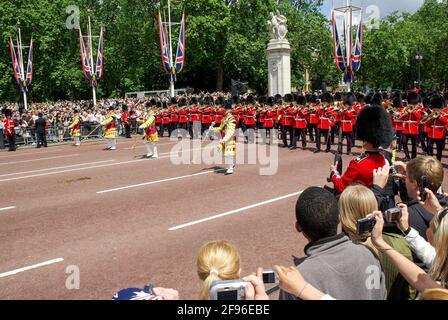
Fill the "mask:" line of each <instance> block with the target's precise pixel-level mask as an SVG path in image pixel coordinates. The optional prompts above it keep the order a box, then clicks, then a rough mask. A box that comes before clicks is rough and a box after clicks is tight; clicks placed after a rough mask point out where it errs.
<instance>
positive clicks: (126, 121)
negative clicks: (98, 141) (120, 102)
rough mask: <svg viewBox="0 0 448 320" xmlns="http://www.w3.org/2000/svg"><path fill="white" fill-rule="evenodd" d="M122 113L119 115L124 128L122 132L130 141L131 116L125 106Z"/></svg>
mask: <svg viewBox="0 0 448 320" xmlns="http://www.w3.org/2000/svg"><path fill="white" fill-rule="evenodd" d="M122 110H123V113H122V114H121V123H122V124H123V126H124V132H125V135H126V138H127V139H131V115H130V114H129V108H128V106H127V105H124V106H123V108H122Z"/></svg>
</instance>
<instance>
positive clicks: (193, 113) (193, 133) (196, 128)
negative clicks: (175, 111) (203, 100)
mask: <svg viewBox="0 0 448 320" xmlns="http://www.w3.org/2000/svg"><path fill="white" fill-rule="evenodd" d="M191 104H192V107H191V108H190V119H189V120H190V121H189V128H188V131H189V132H190V139H198V138H199V135H200V133H201V111H200V110H199V106H198V99H197V98H196V97H193V98H192V99H191Z"/></svg>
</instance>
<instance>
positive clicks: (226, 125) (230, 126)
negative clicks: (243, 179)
mask: <svg viewBox="0 0 448 320" xmlns="http://www.w3.org/2000/svg"><path fill="white" fill-rule="evenodd" d="M225 107H226V110H227V113H226V116H225V117H224V119H223V120H222V122H221V125H220V126H219V127H218V128H213V130H214V131H215V132H218V133H220V134H221V140H220V141H219V143H220V146H219V148H220V149H221V150H224V158H225V163H226V166H227V171H226V175H229V174H232V173H233V170H234V167H235V157H236V136H235V133H236V129H235V127H236V124H235V118H234V117H233V115H232V112H231V110H232V102H231V101H227V103H226V105H225Z"/></svg>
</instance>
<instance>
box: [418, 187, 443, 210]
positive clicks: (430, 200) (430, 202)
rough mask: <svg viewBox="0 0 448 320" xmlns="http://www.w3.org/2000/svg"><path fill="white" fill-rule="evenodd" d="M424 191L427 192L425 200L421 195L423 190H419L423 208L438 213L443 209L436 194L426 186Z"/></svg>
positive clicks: (419, 198)
mask: <svg viewBox="0 0 448 320" xmlns="http://www.w3.org/2000/svg"><path fill="white" fill-rule="evenodd" d="M424 191H425V193H426V199H425V200H423V198H422V196H421V191H420V190H419V191H418V192H417V198H418V201H419V202H420V204H421V205H422V207H423V208H425V209H426V210H427V211H429V212H431V213H432V214H434V215H436V214H437V213H438V212H439V211H440V210H441V209H442V206H441V205H440V202H439V199H437V197H436V195H435V194H434V193H433V192H432V191H431V190H429V189H428V188H425V189H424Z"/></svg>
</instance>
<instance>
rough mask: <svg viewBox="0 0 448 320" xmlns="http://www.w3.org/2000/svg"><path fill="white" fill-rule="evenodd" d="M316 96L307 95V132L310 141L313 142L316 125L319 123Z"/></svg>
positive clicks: (315, 135)
mask: <svg viewBox="0 0 448 320" xmlns="http://www.w3.org/2000/svg"><path fill="white" fill-rule="evenodd" d="M317 102H318V101H317V96H315V95H309V96H307V104H308V116H309V118H308V119H307V121H308V133H309V135H310V140H311V142H314V137H317V125H318V124H319V115H318V114H317V109H318V103H317Z"/></svg>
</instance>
